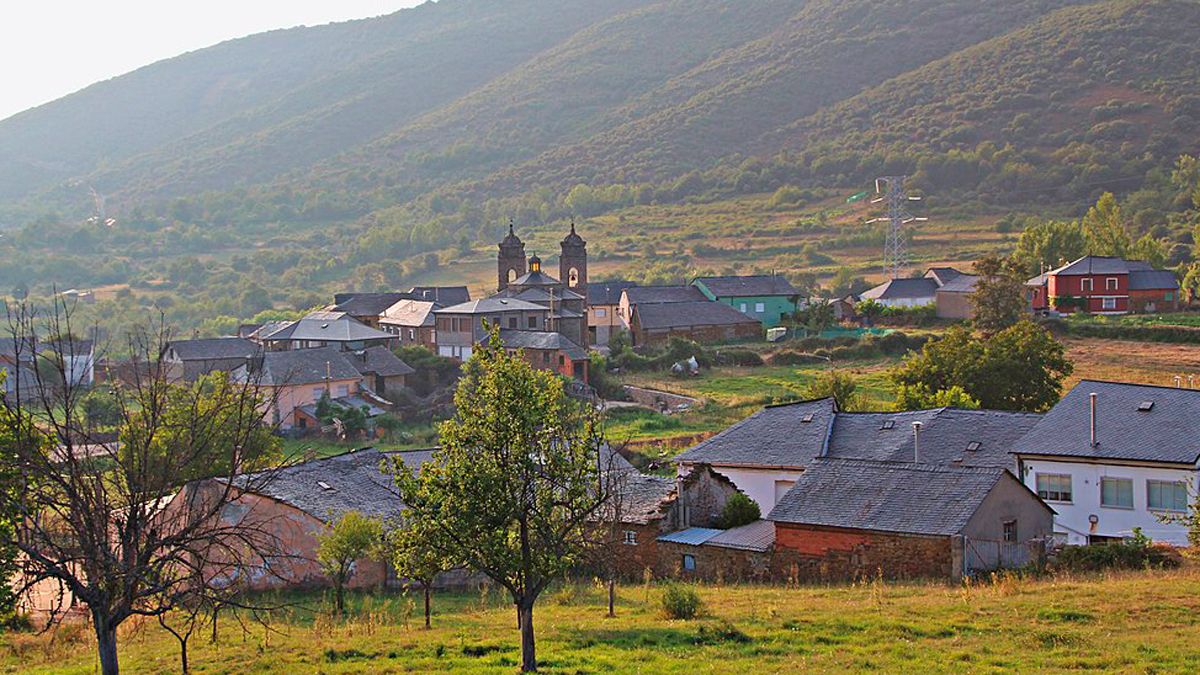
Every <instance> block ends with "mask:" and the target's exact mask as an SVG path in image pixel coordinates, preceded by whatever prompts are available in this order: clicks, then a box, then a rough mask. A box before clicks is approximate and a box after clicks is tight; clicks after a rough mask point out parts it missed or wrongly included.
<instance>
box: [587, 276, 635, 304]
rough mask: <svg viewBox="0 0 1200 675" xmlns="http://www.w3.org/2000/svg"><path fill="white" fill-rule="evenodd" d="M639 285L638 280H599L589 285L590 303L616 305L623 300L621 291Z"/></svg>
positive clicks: (588, 298) (588, 297) (588, 299)
mask: <svg viewBox="0 0 1200 675" xmlns="http://www.w3.org/2000/svg"><path fill="white" fill-rule="evenodd" d="M634 286H637V282H636V281H599V282H591V283H589V284H588V285H587V301H588V304H589V305H616V304H619V303H620V302H621V292H622V291H624V290H625V289H626V288H633V287H634Z"/></svg>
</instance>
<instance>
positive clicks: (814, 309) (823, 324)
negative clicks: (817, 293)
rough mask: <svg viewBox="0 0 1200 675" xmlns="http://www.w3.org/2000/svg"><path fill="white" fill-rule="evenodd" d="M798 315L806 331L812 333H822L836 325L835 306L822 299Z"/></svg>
mask: <svg viewBox="0 0 1200 675" xmlns="http://www.w3.org/2000/svg"><path fill="white" fill-rule="evenodd" d="M798 314H799V315H800V316H799V318H800V321H801V322H802V323H803V324H804V328H805V330H807V331H809V332H810V333H820V332H821V331H823V330H826V329H828V328H829V327H830V326H832V325H833V323H834V316H833V305H832V304H830V303H829V301H828V300H825V299H822V298H819V299H816V300H813V301H812V302H810V303H809V304H808V306H807V307H805V308H804V309H802V310H800V311H799V312H798Z"/></svg>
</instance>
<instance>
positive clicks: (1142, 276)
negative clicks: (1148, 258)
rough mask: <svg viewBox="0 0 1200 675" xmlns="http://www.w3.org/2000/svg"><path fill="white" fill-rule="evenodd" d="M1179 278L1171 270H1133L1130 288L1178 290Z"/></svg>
mask: <svg viewBox="0 0 1200 675" xmlns="http://www.w3.org/2000/svg"><path fill="white" fill-rule="evenodd" d="M1178 288H1179V279H1177V278H1176V277H1175V273H1174V272H1172V271H1170V270H1133V271H1131V272H1130V273H1129V290H1131V291H1156V290H1172V291H1173V290H1178Z"/></svg>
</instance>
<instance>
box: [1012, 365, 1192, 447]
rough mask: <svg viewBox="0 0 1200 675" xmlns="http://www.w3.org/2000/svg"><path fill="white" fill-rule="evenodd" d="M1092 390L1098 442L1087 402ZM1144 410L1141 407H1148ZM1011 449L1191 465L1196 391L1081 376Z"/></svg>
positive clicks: (1089, 405)
mask: <svg viewBox="0 0 1200 675" xmlns="http://www.w3.org/2000/svg"><path fill="white" fill-rule="evenodd" d="M1092 393H1095V394H1096V439H1097V441H1098V443H1097V445H1096V446H1094V447H1093V446H1092V444H1091V401H1090V399H1089V394H1092ZM1145 404H1149V406H1148V407H1149V409H1148V410H1141V409H1139V408H1143V407H1147V406H1146V405H1145ZM1014 451H1015V452H1017V453H1019V454H1025V455H1052V456H1064V457H1079V458H1089V459H1099V460H1117V461H1122V460H1123V461H1143V462H1170V463H1180V464H1188V465H1193V464H1195V463H1196V461H1197V459H1198V458H1200V390H1196V389H1177V388H1172V387H1156V386H1151V385H1143V384H1127V383H1122V382H1101V381H1096V380H1083V381H1082V382H1080V383H1079V384H1077V385H1075V387H1074V388H1073V389H1071V391H1070V392H1068V393H1067V395H1066V396H1064V397H1063V399H1062V400H1061V401H1059V402H1058V403H1057V404H1056V405H1055V406H1054V407H1053V408H1051V409H1050V412H1048V413H1046V414H1045V415H1044V416H1043V417H1042V419H1041V421H1040V422H1038V423H1037V424H1036V425H1035V426H1034V427H1033V429H1031V430H1030V431H1029V433H1028V434H1026V435H1025V436H1024V437H1023V438H1022V439H1021V440H1019V441H1017V443H1016V445H1015V447H1014Z"/></svg>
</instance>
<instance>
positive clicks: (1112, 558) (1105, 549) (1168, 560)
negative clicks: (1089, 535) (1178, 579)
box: [1057, 528, 1180, 572]
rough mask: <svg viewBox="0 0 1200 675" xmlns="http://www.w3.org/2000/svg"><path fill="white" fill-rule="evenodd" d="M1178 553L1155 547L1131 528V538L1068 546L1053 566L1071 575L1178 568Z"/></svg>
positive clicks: (1167, 547) (1171, 549) (1140, 532)
mask: <svg viewBox="0 0 1200 675" xmlns="http://www.w3.org/2000/svg"><path fill="white" fill-rule="evenodd" d="M1179 564H1180V560H1179V554H1178V553H1177V552H1176V551H1175V550H1174V549H1173V548H1171V547H1169V546H1158V545H1155V544H1152V543H1151V542H1150V538H1149V537H1147V536H1146V535H1144V534H1142V531H1141V529H1138V528H1134V530H1133V538H1132V539H1126V540H1124V541H1117V542H1112V543H1108V544H1091V545H1089V546H1068V547H1066V548H1064V549H1063V550H1062V551H1061V552H1060V553H1059V554H1058V561H1057V567H1059V568H1061V569H1066V570H1071V571H1074V572H1096V571H1099V570H1107V569H1125V570H1134V569H1145V568H1148V567H1154V568H1164V567H1179Z"/></svg>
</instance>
